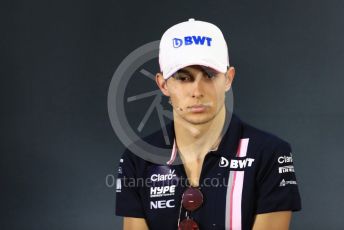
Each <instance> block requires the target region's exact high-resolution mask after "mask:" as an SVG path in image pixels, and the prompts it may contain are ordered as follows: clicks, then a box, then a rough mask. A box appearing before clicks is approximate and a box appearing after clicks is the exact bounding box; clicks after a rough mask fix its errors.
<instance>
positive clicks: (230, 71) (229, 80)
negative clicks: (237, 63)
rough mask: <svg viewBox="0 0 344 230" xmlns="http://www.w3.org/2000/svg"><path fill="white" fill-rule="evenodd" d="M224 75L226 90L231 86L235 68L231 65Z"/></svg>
mask: <svg viewBox="0 0 344 230" xmlns="http://www.w3.org/2000/svg"><path fill="white" fill-rule="evenodd" d="M225 76H226V83H225V88H226V92H227V91H228V90H229V89H230V88H231V86H232V83H233V80H234V76H235V68H234V67H232V66H231V67H229V68H228V70H227V72H226V74H225Z"/></svg>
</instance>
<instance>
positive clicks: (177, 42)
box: [172, 36, 212, 48]
mask: <svg viewBox="0 0 344 230" xmlns="http://www.w3.org/2000/svg"><path fill="white" fill-rule="evenodd" d="M172 41H173V47H174V48H179V47H181V46H182V45H183V44H184V45H185V46H189V45H193V44H194V45H202V46H203V45H207V46H211V41H212V38H210V37H205V36H185V37H184V38H183V39H180V38H173V39H172Z"/></svg>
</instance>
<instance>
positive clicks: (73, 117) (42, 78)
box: [0, 0, 344, 230]
mask: <svg viewBox="0 0 344 230" xmlns="http://www.w3.org/2000/svg"><path fill="white" fill-rule="evenodd" d="M0 11H1V12H0V21H1V36H0V55H1V56H0V57H1V62H0V63H1V68H0V75H1V88H2V89H1V99H2V101H3V102H2V110H1V111H2V112H1V114H2V119H1V155H0V156H1V158H0V159H1V160H0V193H1V200H0V207H1V214H0V216H1V222H0V229H48V228H49V229H83V230H86V229H120V226H121V219H120V218H119V217H115V216H114V206H115V189H114V188H113V187H111V188H109V187H107V186H106V184H105V178H106V176H107V175H108V174H115V173H116V170H117V169H116V166H117V162H118V159H119V156H120V154H121V152H122V151H123V149H124V146H123V145H122V144H121V143H120V141H119V140H118V138H117V137H116V135H115V133H114V131H113V130H112V127H111V125H110V122H109V117H108V114H107V93H108V87H109V83H110V80H111V78H112V74H113V73H114V71H115V70H116V68H117V66H118V65H119V64H120V63H121V61H122V60H123V59H124V58H125V57H126V56H127V55H128V54H129V53H130V52H131V51H133V50H134V49H136V48H137V47H139V46H141V45H143V44H145V43H148V42H151V41H154V40H158V39H160V37H161V35H162V33H163V31H165V30H166V29H167V28H168V27H170V26H171V25H173V24H175V23H177V22H181V21H184V20H187V19H188V18H190V17H194V18H196V19H199V20H205V21H210V22H213V23H214V24H216V25H218V26H219V27H220V28H221V29H222V31H223V33H224V34H225V37H226V39H227V40H228V42H229V47H230V48H229V50H230V56H231V63H232V64H233V65H234V66H236V67H237V75H236V78H235V83H234V86H233V87H234V97H235V111H236V112H237V113H238V114H239V115H240V116H241V117H242V118H243V119H244V120H246V121H247V122H249V123H251V124H254V125H255V126H257V127H259V128H262V129H265V130H268V131H270V132H273V133H275V134H277V135H279V136H281V137H283V138H284V139H286V140H287V141H289V142H290V143H291V144H292V146H293V150H294V151H293V152H294V160H295V167H296V172H297V177H298V182H299V186H300V191H301V195H302V199H303V210H302V212H299V213H296V214H295V215H294V218H293V222H292V229H341V228H342V226H343V225H344V219H343V218H342V210H343V208H344V205H343V204H344V199H343V195H342V194H343V193H344V180H343V177H344V172H343V170H342V165H343V163H344V157H343V152H342V150H341V144H342V142H343V133H342V130H343V119H342V118H343V103H342V102H341V100H342V98H343V96H344V93H343V83H344V80H343V74H344V70H343V66H344V61H343V60H344V45H343V41H344V32H343V28H344V26H343V24H344V23H343V22H344V16H343V12H344V2H343V1H341V0H337V1H334V0H333V1H320V0H308V1H300V0H288V1H287V0H283V1H281V0H267V1H248V0H237V1H204V2H201V1H171V2H163V1H136V2H133V1H126V2H124V1H114V0H112V1H110V0H106V1H89V0H77V1H43V0H41V1H37V0H36V1H24V0H22V1H1V3H0ZM134 87H137V89H138V90H142V85H136V86H134Z"/></svg>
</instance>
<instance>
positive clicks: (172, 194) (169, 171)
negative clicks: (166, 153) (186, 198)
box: [141, 154, 255, 229]
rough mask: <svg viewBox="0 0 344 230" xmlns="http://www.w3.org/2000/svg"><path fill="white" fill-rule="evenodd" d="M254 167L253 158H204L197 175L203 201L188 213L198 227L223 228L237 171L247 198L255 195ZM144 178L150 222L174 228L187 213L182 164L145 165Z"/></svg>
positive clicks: (144, 193)
mask: <svg viewBox="0 0 344 230" xmlns="http://www.w3.org/2000/svg"><path fill="white" fill-rule="evenodd" d="M254 166H255V165H254V159H252V158H226V157H223V156H219V155H216V154H211V155H209V156H207V157H206V158H205V159H204V162H203V166H202V170H201V175H200V190H201V192H202V194H203V197H204V201H203V204H202V206H201V207H200V208H199V209H197V210H195V211H194V212H192V213H191V214H190V215H191V217H192V218H194V219H195V220H197V222H198V223H199V224H200V226H202V228H201V229H224V226H225V220H226V216H225V215H226V209H227V208H228V202H229V199H230V196H231V194H232V193H233V189H234V186H235V183H237V182H238V180H236V179H237V178H234V177H235V176H236V173H238V175H239V174H243V173H245V174H246V179H247V180H246V181H245V183H246V184H247V185H245V190H246V192H245V193H247V194H251V195H249V196H248V197H250V196H252V195H253V194H254V180H250V178H254V173H255V170H254ZM143 177H144V178H145V180H146V183H145V186H143V187H142V189H141V197H142V201H143V206H144V209H145V212H146V216H147V221H148V222H149V225H150V226H151V228H152V229H154V227H155V226H156V227H158V226H160V227H161V226H165V225H166V224H168V225H169V226H173V227H171V229H177V222H178V218H181V219H183V218H184V217H185V215H186V210H185V209H184V208H182V207H181V200H182V194H183V192H184V191H185V190H186V188H187V187H189V186H190V183H189V181H188V179H187V176H186V173H185V169H184V166H183V165H172V166H167V165H155V164H151V165H149V166H147V167H146V170H145V172H144V175H143ZM239 183H240V182H239ZM232 195H233V194H232ZM249 199H250V198H248V200H249Z"/></svg>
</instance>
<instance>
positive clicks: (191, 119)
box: [182, 113, 215, 125]
mask: <svg viewBox="0 0 344 230" xmlns="http://www.w3.org/2000/svg"><path fill="white" fill-rule="evenodd" d="M214 117H215V114H209V113H204V114H201V113H195V114H187V115H185V116H182V118H183V120H184V121H186V122H187V123H190V124H192V125H204V124H207V123H210V122H212V121H213V119H214Z"/></svg>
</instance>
